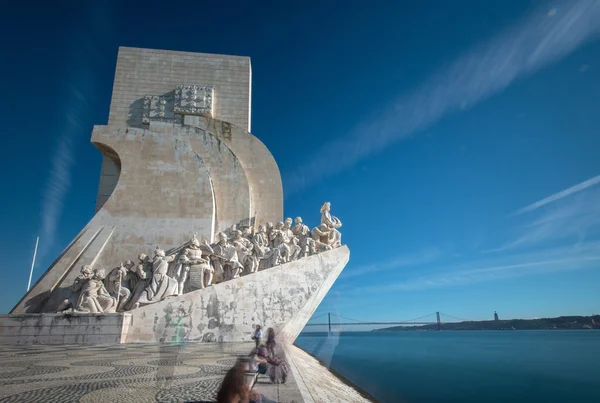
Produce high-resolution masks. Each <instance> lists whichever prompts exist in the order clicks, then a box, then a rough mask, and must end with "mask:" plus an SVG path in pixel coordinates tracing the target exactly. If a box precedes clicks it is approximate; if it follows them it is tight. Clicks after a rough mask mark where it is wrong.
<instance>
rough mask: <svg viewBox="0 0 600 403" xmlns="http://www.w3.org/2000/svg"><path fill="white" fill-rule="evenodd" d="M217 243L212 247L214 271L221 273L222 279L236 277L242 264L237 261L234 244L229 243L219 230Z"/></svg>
mask: <svg viewBox="0 0 600 403" xmlns="http://www.w3.org/2000/svg"><path fill="white" fill-rule="evenodd" d="M217 238H218V240H219V241H218V243H217V244H216V245H215V246H214V247H213V251H214V255H213V262H214V264H215V271H217V272H219V273H220V274H221V275H222V278H223V281H227V280H232V279H234V278H238V277H239V276H240V273H241V271H242V269H243V268H244V266H242V264H241V263H240V262H239V260H238V255H237V250H236V248H235V246H234V245H233V244H231V243H229V241H228V239H227V235H225V233H223V232H220V233H219V234H218V235H217Z"/></svg>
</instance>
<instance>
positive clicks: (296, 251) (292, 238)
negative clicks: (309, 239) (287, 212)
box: [282, 218, 302, 262]
mask: <svg viewBox="0 0 600 403" xmlns="http://www.w3.org/2000/svg"><path fill="white" fill-rule="evenodd" d="M293 222H294V221H293V220H292V219H291V218H286V219H285V221H284V223H283V229H282V230H283V232H284V233H285V235H286V237H287V239H288V242H287V246H288V248H290V257H289V259H288V262H291V261H293V260H296V259H298V258H299V257H300V253H301V251H302V247H301V246H300V245H299V242H300V240H299V239H298V238H296V235H294V231H292V223H293Z"/></svg>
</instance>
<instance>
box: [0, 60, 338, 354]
mask: <svg viewBox="0 0 600 403" xmlns="http://www.w3.org/2000/svg"><path fill="white" fill-rule="evenodd" d="M250 77H251V70H250V59H249V58H247V57H240V56H224V55H209V54H199V53H187V52H173V51H159V50H151V49H136V48H120V49H119V56H118V60H117V69H116V74H115V83H114V87H113V96H112V101H111V105H110V114H109V119H108V125H106V126H95V127H94V129H93V132H92V143H93V144H94V145H95V146H96V147H97V148H98V150H99V151H100V152H101V153H102V154H103V162H102V169H101V173H100V184H99V188H98V197H97V200H96V214H95V215H94V217H93V218H92V219H91V220H90V222H89V223H88V224H87V225H86V227H85V228H84V229H83V230H82V231H81V233H80V234H79V235H78V236H77V237H76V239H75V240H74V241H73V242H72V243H71V244H70V245H69V246H68V247H67V248H66V249H65V251H64V252H63V253H62V254H61V255H60V256H59V257H58V258H57V260H56V261H55V262H54V263H53V264H52V265H51V266H50V268H49V269H48V270H47V271H46V272H45V273H44V274H43V276H42V277H41V278H40V279H39V280H38V281H37V283H36V284H35V285H34V286H33V287H32V288H31V289H30V290H29V291H28V293H27V294H26V295H25V296H24V297H23V298H22V299H21V301H19V303H18V304H17V305H16V306H15V307H14V308H13V310H12V311H11V314H10V315H4V316H1V317H0V342H2V343H10V344H28V343H50V344H61V343H65V344H66V343H115V342H116V343H122V342H132V343H133V342H170V341H173V338H176V339H177V340H180V339H181V338H185V339H186V340H190V341H240V340H248V339H249V337H250V334H251V332H252V329H253V327H254V326H256V325H261V326H266V327H273V328H275V329H277V330H278V331H279V332H280V335H281V337H283V339H284V340H287V341H289V342H292V341H293V340H295V338H296V337H297V336H298V334H299V333H300V331H301V330H302V328H303V327H304V325H305V324H306V322H307V321H308V319H309V318H310V316H311V315H312V313H313V312H314V311H315V309H316V308H317V306H318V305H319V303H320V302H321V300H322V299H323V297H324V296H325V294H326V293H327V291H328V290H329V288H330V287H331V285H332V284H333V282H334V281H335V279H336V278H337V277H338V275H339V274H340V272H341V270H342V269H343V268H344V266H345V264H346V262H347V261H348V258H349V250H348V248H347V247H343V246H342V244H341V234H340V232H339V231H338V229H339V228H340V227H341V225H342V224H341V222H340V220H338V219H337V218H336V217H334V216H332V215H331V214H330V208H331V206H330V204H329V203H324V204H323V205H322V206H321V211H320V220H319V216H318V214H317V213H316V207H317V206H315V216H314V221H312V222H311V224H312V229H310V228H309V227H308V226H307V225H306V224H305V223H304V222H303V221H302V219H301V218H300V217H297V218H296V220H295V223H294V221H293V220H292V219H291V218H288V219H286V220H284V219H283V190H282V184H281V177H280V174H279V168H278V167H277V163H276V162H275V160H274V158H273V156H272V155H271V153H270V152H269V150H268V149H267V147H266V146H265V145H264V144H263V143H262V142H261V141H260V140H259V139H258V138H257V137H255V136H254V135H252V134H251V133H250V132H249V130H250V105H251V100H250V94H251V79H250ZM309 222H310V221H309ZM50 327H52V331H49V328H50ZM173 332H175V333H173Z"/></svg>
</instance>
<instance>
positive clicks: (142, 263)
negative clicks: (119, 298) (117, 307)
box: [125, 253, 152, 310]
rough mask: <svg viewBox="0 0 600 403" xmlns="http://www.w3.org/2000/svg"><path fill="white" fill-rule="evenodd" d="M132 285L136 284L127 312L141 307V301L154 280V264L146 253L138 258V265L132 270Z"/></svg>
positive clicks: (127, 305) (126, 307)
mask: <svg viewBox="0 0 600 403" xmlns="http://www.w3.org/2000/svg"><path fill="white" fill-rule="evenodd" d="M132 272H133V273H132V274H133V276H132V283H135V285H134V286H133V289H132V292H131V298H130V299H129V303H127V304H126V305H125V309H126V310H131V309H135V308H137V307H139V306H140V304H139V302H138V301H139V299H140V297H141V296H142V294H143V293H144V290H145V289H146V287H147V286H148V284H149V283H150V280H151V278H152V263H151V262H150V258H149V257H148V255H146V254H145V253H141V254H140V255H139V256H138V264H137V265H136V266H134V268H133V269H132Z"/></svg>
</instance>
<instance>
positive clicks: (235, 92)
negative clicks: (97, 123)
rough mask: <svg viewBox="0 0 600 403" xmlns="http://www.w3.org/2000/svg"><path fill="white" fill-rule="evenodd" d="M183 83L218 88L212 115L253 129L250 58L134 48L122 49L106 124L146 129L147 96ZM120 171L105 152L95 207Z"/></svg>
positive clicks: (118, 59) (103, 200)
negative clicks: (144, 113)
mask: <svg viewBox="0 0 600 403" xmlns="http://www.w3.org/2000/svg"><path fill="white" fill-rule="evenodd" d="M182 84H184V85H210V86H212V87H214V89H215V97H214V107H213V114H212V117H213V118H216V119H219V120H223V121H226V122H231V123H233V124H235V125H239V126H240V127H242V128H244V129H245V130H247V131H250V130H251V129H250V127H251V126H250V118H251V100H252V98H251V95H252V69H251V66H250V58H249V57H243V56H226V55H213V54H206V53H189V52H178V51H170V50H157V49H140V48H130V47H120V48H119V54H118V58H117V67H116V71H115V81H114V85H113V94H112V100H111V104H110V112H109V117H108V125H109V126H111V127H125V126H127V127H137V128H146V127H144V125H143V123H142V110H143V103H144V97H145V96H146V95H163V94H165V93H169V92H172V91H173V90H174V89H175V88H176V87H177V86H178V85H182ZM117 170H118V167H116V166H115V164H114V162H113V161H112V160H111V159H110V158H108V157H106V156H105V157H104V158H103V160H102V171H101V173H100V183H99V186H98V197H97V199H96V211H98V210H99V209H100V207H102V205H103V204H104V203H105V202H106V200H108V198H109V197H110V194H111V193H112V189H114V186H115V185H116V180H115V171H117ZM116 176H117V177H118V174H117V175H116Z"/></svg>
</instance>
